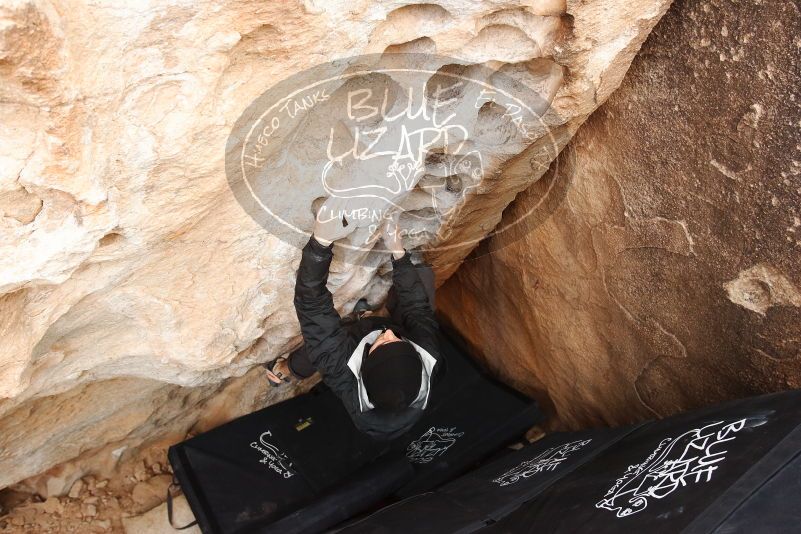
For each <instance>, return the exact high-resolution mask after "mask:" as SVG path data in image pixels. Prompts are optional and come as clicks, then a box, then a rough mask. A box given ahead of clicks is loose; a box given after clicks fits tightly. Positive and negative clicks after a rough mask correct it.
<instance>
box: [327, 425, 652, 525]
mask: <svg viewBox="0 0 801 534" xmlns="http://www.w3.org/2000/svg"><path fill="white" fill-rule="evenodd" d="M635 428H637V427H636V426H635V427H626V428H620V429H598V430H588V431H582V432H573V433H555V434H550V435H548V436H546V437H544V438H543V439H541V440H539V441H537V442H535V443H532V444H530V445H527V446H525V447H523V448H522V449H519V450H516V451H514V452H511V453H508V454H506V455H504V456H502V457H501V458H499V459H497V460H494V461H491V462H489V463H487V464H485V465H483V466H482V467H480V468H478V469H476V470H474V471H471V472H470V473H467V474H466V475H464V476H461V477H459V478H457V479H456V480H453V481H451V482H449V483H448V484H445V485H444V486H442V487H440V488H439V489H437V490H435V491H432V492H429V493H425V494H421V495H416V496H412V497H409V498H407V499H405V500H404V501H402V502H400V503H396V504H393V505H391V506H388V507H386V508H385V509H382V510H380V511H378V512H376V513H374V514H372V515H371V516H369V517H367V518H364V519H362V520H360V521H358V522H355V523H353V524H351V525H349V526H347V527H345V528H343V529H341V530H338V531H337V532H338V533H342V534H366V533H371V532H381V533H385V534H391V533H398V534H401V533H403V534H405V533H408V532H415V533H419V534H441V533H459V534H464V533H468V532H476V531H478V530H480V529H481V528H483V527H484V526H486V525H487V524H490V523H493V522H495V521H498V520H500V519H501V518H503V517H504V516H506V515H508V514H509V513H510V512H512V511H514V510H515V509H516V508H518V507H519V506H520V505H521V504H523V503H524V502H526V501H529V500H531V499H533V498H534V497H536V496H537V495H538V494H540V493H541V492H543V491H544V490H545V489H546V488H548V487H549V486H550V485H551V484H553V483H554V482H555V481H557V480H559V479H560V478H561V477H563V476H565V475H566V474H568V473H570V472H571V471H573V470H574V469H576V468H577V467H578V466H580V465H582V464H584V463H586V462H588V461H590V460H592V459H593V458H595V457H596V456H597V455H598V454H600V453H601V452H602V451H604V450H606V449H607V448H608V447H610V446H611V445H613V444H614V443H616V442H617V441H618V440H620V439H622V438H623V437H624V436H626V435H627V434H629V433H631V432H632V431H633V430H634V429H635ZM421 518H425V519H424V520H421Z"/></svg>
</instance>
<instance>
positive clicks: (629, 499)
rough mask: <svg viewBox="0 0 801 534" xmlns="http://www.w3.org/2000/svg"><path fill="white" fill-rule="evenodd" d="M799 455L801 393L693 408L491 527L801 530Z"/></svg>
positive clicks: (623, 443)
mask: <svg viewBox="0 0 801 534" xmlns="http://www.w3.org/2000/svg"><path fill="white" fill-rule="evenodd" d="M799 452H801V391H790V392H785V393H777V394H771V395H764V396H760V397H754V398H749V399H742V400H738V401H734V402H729V403H726V404H723V405H719V406H715V407H710V408H705V409H702V410H697V411H693V412H688V413H685V414H681V415H678V416H674V417H670V418H667V419H663V420H660V421H654V422H651V423H649V424H646V425H644V426H642V427H640V428H639V429H637V430H636V431H634V432H632V433H631V434H629V435H628V436H626V437H625V438H623V439H621V440H620V441H619V442H617V443H616V444H615V445H614V446H612V447H610V448H608V449H607V450H606V451H604V452H603V453H601V454H600V455H598V456H597V457H596V458H595V459H594V460H592V461H590V462H588V463H586V464H584V465H583V466H581V467H579V468H578V469H576V470H575V471H573V472H572V473H571V474H569V475H567V476H566V477H564V478H562V479H561V480H559V481H558V482H557V483H555V484H554V485H553V486H551V488H549V489H548V490H547V491H546V492H544V493H543V494H541V495H540V496H539V497H537V498H536V499H534V500H533V501H531V502H529V503H527V504H525V505H523V506H522V507H520V508H519V509H518V510H517V511H515V512H513V513H512V514H510V515H509V516H507V517H506V518H504V519H502V520H501V521H499V522H498V523H496V524H495V525H492V526H490V527H487V528H486V529H484V530H481V532H482V533H484V532H487V533H490V532H492V533H496V532H503V533H515V534H517V533H522V532H532V533H533V532H537V533H539V532H570V533H573V532H593V533H611V532H614V533H619V532H625V533H631V532H670V533H674V532H685V533H708V532H792V531H796V530H798V529H799V523H798V522H792V523H787V522H785V521H790V520H791V519H790V518H795V519H796V520H797V519H798V517H799V511H798V509H799V494H798V492H797V491H791V490H792V488H796V489H798V488H799V480H798V475H799V466H798V460H797V458H798V454H799ZM778 481H783V482H781V483H780V484H777V482H778ZM762 513H770V514H774V515H773V516H772V517H769V516H766V517H759V515H757V514H760V515H761V514H762Z"/></svg>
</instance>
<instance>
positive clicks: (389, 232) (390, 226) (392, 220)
mask: <svg viewBox="0 0 801 534" xmlns="http://www.w3.org/2000/svg"><path fill="white" fill-rule="evenodd" d="M399 217H400V213H399V212H395V213H393V214H392V215H391V216H390V217H389V218H387V219H386V220H385V222H384V225H383V226H382V228H381V237H382V238H383V239H384V246H386V247H387V250H389V251H390V252H391V253H392V255H393V256H394V257H395V259H400V258H402V257H403V255H404V254H405V253H406V251H405V250H404V249H403V242H402V241H401V237H400V231H399V229H398V218H399Z"/></svg>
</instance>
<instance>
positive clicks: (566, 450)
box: [493, 439, 592, 486]
mask: <svg viewBox="0 0 801 534" xmlns="http://www.w3.org/2000/svg"><path fill="white" fill-rule="evenodd" d="M591 441H592V440H591V439H585V440H578V441H570V442H568V443H564V444H562V445H560V446H558V447H551V448H550V449H548V450H546V451H544V452H542V453H540V454H539V455H537V456H536V457H534V458H532V459H531V460H526V461H524V462H521V463H520V464H518V465H517V466H515V467H513V468H512V469H510V470H509V471H507V472H505V473H504V474H502V475H501V476H499V477H498V478H496V479H494V480H493V482H495V483H496V484H498V485H500V486H508V485H510V484H514V483H515V482H517V481H519V480H520V479H521V478H528V477H530V476H533V475H536V474H537V473H541V472H543V471H553V470H554V469H556V468H557V467H559V465H560V464H561V463H562V462H564V461H565V460H566V459H567V457H568V456H570V454H571V453H573V452H575V451H577V450H579V449H581V448H582V447H584V446H585V445H587V444H588V443H589V442H591Z"/></svg>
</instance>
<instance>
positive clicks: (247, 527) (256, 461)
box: [168, 334, 540, 534]
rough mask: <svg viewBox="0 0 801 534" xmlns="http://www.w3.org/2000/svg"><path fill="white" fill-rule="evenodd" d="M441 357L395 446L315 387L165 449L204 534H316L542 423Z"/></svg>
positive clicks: (473, 369) (449, 350)
mask: <svg viewBox="0 0 801 534" xmlns="http://www.w3.org/2000/svg"><path fill="white" fill-rule="evenodd" d="M440 349H441V353H442V355H443V358H444V362H445V363H444V367H443V370H444V373H441V375H440V376H439V377H438V380H437V382H436V383H435V384H434V385H433V389H432V393H431V398H430V399H429V407H428V409H427V410H426V412H425V414H424V416H423V417H422V418H421V420H420V421H419V422H418V423H417V425H415V427H413V428H412V429H411V430H410V431H409V432H408V433H407V434H406V435H404V436H402V437H400V438H398V439H396V440H394V441H392V442H378V441H374V440H373V439H371V438H370V437H368V436H366V435H364V434H362V433H361V432H359V431H358V430H357V429H356V428H355V427H354V426H353V424H352V422H351V420H350V417H349V416H348V414H347V412H346V411H345V409H344V407H343V406H342V405H341V403H340V402H339V400H338V399H337V398H336V397H335V396H334V395H333V393H331V391H330V390H328V388H326V387H325V386H324V385H322V384H320V385H318V386H316V387H315V388H314V389H313V390H312V391H311V392H310V393H308V394H306V395H301V396H298V397H295V398H292V399H289V400H287V401H285V402H282V403H279V404H276V405H273V406H269V407H267V408H264V409H262V410H259V411H257V412H254V413H252V414H249V415H246V416H244V417H241V418H238V419H236V420H234V421H231V422H229V423H226V424H224V425H221V426H220V427H217V428H215V429H213V430H211V431H209V432H206V433H204V434H201V435H198V436H195V437H193V438H191V439H189V440H186V441H184V442H182V443H179V444H177V445H174V446H172V447H170V450H169V454H168V456H169V460H170V463H171V465H172V467H173V471H174V473H175V475H176V477H177V479H178V481H179V482H180V485H181V488H182V490H183V491H184V493H185V495H186V497H187V501H188V502H189V505H190V507H191V508H192V511H193V512H194V514H195V517H196V519H197V520H198V524H199V526H200V528H201V530H202V531H203V532H204V534H223V533H225V534H228V533H234V532H270V531H274V529H273V528H272V527H271V525H273V526H275V527H276V528H277V527H278V526H279V525H284V526H285V525H287V524H288V521H289V519H290V514H294V516H293V517H295V518H301V517H302V518H303V521H304V524H305V525H306V527H305V529H304V531H305V532H315V531H320V530H322V529H324V528H328V527H330V526H332V525H334V524H335V523H337V522H340V521H342V520H343V519H344V517H343V515H345V514H344V511H347V514H349V515H356V514H358V513H361V512H362V511H364V510H366V509H367V508H369V507H370V506H372V505H373V504H374V503H376V502H378V501H379V500H380V499H383V498H386V497H389V496H391V495H396V496H399V497H404V496H408V495H412V494H414V493H417V492H424V491H428V490H431V489H432V488H434V487H436V486H437V485H439V484H442V483H443V482H446V481H447V480H449V479H451V478H453V477H454V476H457V475H459V474H461V473H462V472H464V471H466V470H468V469H470V468H472V467H473V466H474V465H475V464H476V462H478V461H480V460H482V459H483V458H485V457H486V456H487V455H489V454H491V453H492V452H494V451H495V450H497V449H498V448H500V447H502V446H503V445H504V444H506V443H508V442H510V441H512V440H514V439H516V438H518V437H519V436H520V435H521V434H522V433H523V432H525V430H527V429H528V428H530V427H531V426H532V425H534V424H535V423H537V422H538V421H539V419H540V413H539V411H538V410H537V407H536V404H535V403H534V402H533V401H531V400H530V399H527V398H525V397H523V396H521V395H520V394H518V393H516V392H514V391H513V390H511V389H509V388H508V387H506V386H504V385H503V384H501V383H499V382H496V381H494V380H492V379H490V378H488V377H487V376H486V375H485V374H483V373H482V372H481V371H480V370H479V368H478V367H477V366H476V365H475V364H474V363H473V362H472V361H471V360H470V359H469V358H468V357H467V356H466V355H465V354H464V352H463V351H461V350H459V349H457V348H456V346H455V345H454V344H453V343H452V342H451V341H450V339H449V338H448V337H447V336H445V335H444V334H443V335H442V336H441V339H440ZM399 457H401V458H402V460H399ZM410 465H411V469H410V467H409V466H410ZM388 466H389V467H388ZM332 503H335V504H333V505H332ZM282 518H285V519H286V521H280V522H279V520H280V519H282ZM279 530H281V531H282V532H287V531H288V530H286V529H284V528H283V527H282V528H281V529H279Z"/></svg>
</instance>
